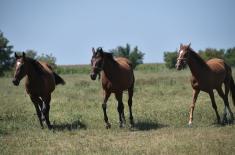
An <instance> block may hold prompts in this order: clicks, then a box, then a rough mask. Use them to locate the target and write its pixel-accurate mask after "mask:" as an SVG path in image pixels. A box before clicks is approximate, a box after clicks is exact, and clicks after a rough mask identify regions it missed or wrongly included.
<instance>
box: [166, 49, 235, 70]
mask: <svg viewBox="0 0 235 155" xmlns="http://www.w3.org/2000/svg"><path fill="white" fill-rule="evenodd" d="M198 54H199V55H200V56H201V57H202V58H203V59H204V60H205V61H207V60H209V59H211V58H220V59H223V60H224V61H225V62H226V63H227V64H229V65H230V66H235V47H233V48H228V49H215V48H206V49H205V50H199V51H198ZM177 57H178V52H177V51H173V52H169V51H168V52H164V61H165V65H166V67H167V68H170V69H171V68H175V64H176V61H177V60H176V59H177Z"/></svg>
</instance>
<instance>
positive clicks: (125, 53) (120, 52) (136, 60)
mask: <svg viewBox="0 0 235 155" xmlns="http://www.w3.org/2000/svg"><path fill="white" fill-rule="evenodd" d="M110 52H111V53H113V54H114V56H119V57H125V58H128V59H129V60H130V61H131V62H132V65H133V68H135V67H136V66H137V65H139V64H142V63H143V59H144V53H142V52H141V51H140V50H139V49H138V47H137V46H135V47H134V49H133V50H131V47H130V45H129V44H126V47H123V46H118V47H117V48H116V49H112V50H110Z"/></svg>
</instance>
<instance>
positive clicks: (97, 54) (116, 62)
mask: <svg viewBox="0 0 235 155" xmlns="http://www.w3.org/2000/svg"><path fill="white" fill-rule="evenodd" d="M92 51H93V56H92V59H91V66H92V71H91V74H90V76H91V79H92V80H95V79H96V77H97V75H98V74H99V73H100V72H101V71H102V72H101V80H102V87H103V90H104V101H103V104H102V108H103V112H104V121H105V123H106V128H110V127H111V125H110V123H109V121H108V116H107V113H106V108H107V101H108V98H109V96H110V95H111V93H114V94H115V97H116V99H117V101H118V107H117V110H118V113H119V121H120V127H123V125H124V124H123V123H125V116H124V105H123V102H122V96H123V91H124V90H128V95H129V99H128V106H129V113H130V117H129V118H130V124H131V126H133V125H134V121H133V116H132V96H133V89H134V82H135V78H134V72H133V68H132V64H131V62H130V61H129V60H128V59H126V58H122V57H119V58H115V59H114V58H113V55H112V54H111V53H106V52H104V51H103V50H102V48H98V49H97V50H96V51H95V49H94V48H92Z"/></svg>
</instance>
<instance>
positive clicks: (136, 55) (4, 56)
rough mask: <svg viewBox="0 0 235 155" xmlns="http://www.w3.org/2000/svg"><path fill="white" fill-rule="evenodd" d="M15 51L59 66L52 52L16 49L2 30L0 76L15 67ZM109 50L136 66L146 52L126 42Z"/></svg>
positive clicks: (0, 35) (0, 34) (53, 65)
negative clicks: (41, 52)
mask: <svg viewBox="0 0 235 155" xmlns="http://www.w3.org/2000/svg"><path fill="white" fill-rule="evenodd" d="M14 52H16V53H18V54H19V55H21V53H22V52H25V53H26V56H27V57H30V58H33V59H36V60H39V61H45V62H47V63H49V64H50V65H51V66H52V67H53V68H56V67H57V65H56V57H54V56H53V55H52V54H41V55H38V54H37V52H36V51H35V50H26V51H14V50H13V46H12V45H9V40H8V39H7V38H6V37H4V35H3V33H2V32H1V31H0V76H3V75H4V72H5V71H9V70H11V69H12V68H13V65H14V60H15V59H14V54H13V53H14ZM109 52H111V53H113V55H114V56H122V57H126V58H128V59H129V60H130V61H131V62H132V64H133V67H134V68H135V67H136V66H137V65H139V64H142V63H143V59H144V53H143V52H141V51H140V50H139V49H138V47H137V46H135V47H134V48H133V49H132V48H131V46H130V44H126V46H118V47H117V48H114V49H111V50H110V51H109Z"/></svg>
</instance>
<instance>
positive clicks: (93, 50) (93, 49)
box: [92, 47, 95, 55]
mask: <svg viewBox="0 0 235 155" xmlns="http://www.w3.org/2000/svg"><path fill="white" fill-rule="evenodd" d="M92 53H93V55H95V48H94V47H92Z"/></svg>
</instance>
